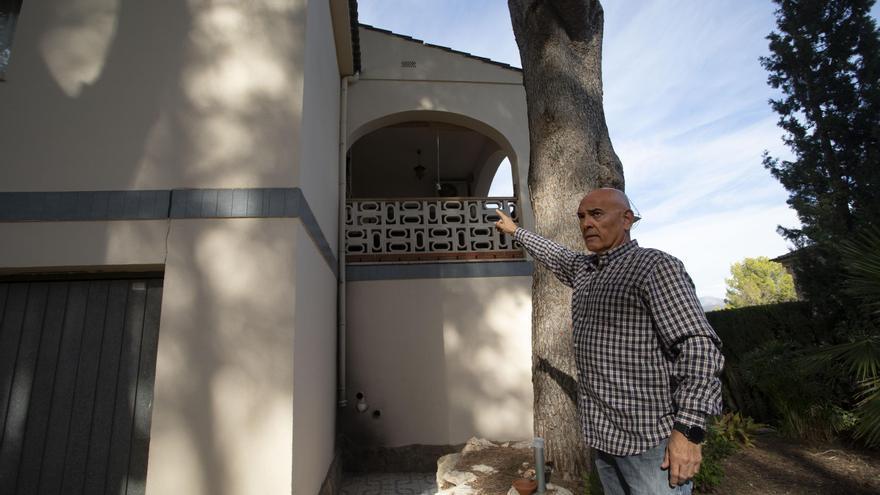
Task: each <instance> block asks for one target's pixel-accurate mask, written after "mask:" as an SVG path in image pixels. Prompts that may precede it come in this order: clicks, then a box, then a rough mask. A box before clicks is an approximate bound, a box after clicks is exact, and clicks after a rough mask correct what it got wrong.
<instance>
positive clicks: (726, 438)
mask: <svg viewBox="0 0 880 495" xmlns="http://www.w3.org/2000/svg"><path fill="white" fill-rule="evenodd" d="M758 427H760V425H758V424H757V423H755V422H754V421H752V420H751V418H748V417H743V416H741V415H740V414H732V413H728V414H725V415H724V416H722V417H720V418H717V419H713V420H712V421H710V422H709V426H708V428H707V430H706V443H705V444H703V451H702V453H703V462H702V463H701V464H700V471H699V472H698V473H697V475H696V476H694V489H696V490H697V491H699V492H702V493H706V492H711V491H712V490H714V489H715V488H716V487H717V486H718V485H720V484H721V482H722V481H723V480H724V469H723V468H722V467H721V461H722V460H724V458H725V457H727V456H729V455H731V454H733V453H734V452H736V451H737V450H739V449H740V448H741V447H750V446H751V445H752V441H751V436H752V434H753V433H754V431H755V430H756V429H757V428H758Z"/></svg>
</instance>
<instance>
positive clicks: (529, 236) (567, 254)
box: [495, 210, 585, 287]
mask: <svg viewBox="0 0 880 495" xmlns="http://www.w3.org/2000/svg"><path fill="white" fill-rule="evenodd" d="M495 212H496V213H498V216H500V217H501V220H499V221H497V222H495V228H497V229H498V230H500V231H501V232H503V233H505V234H507V235H511V236H513V238H514V239H516V240H517V242H519V243H520V244H522V245H523V247H524V248H526V251H528V252H529V254H530V255H532V256H533V257H534V258H535V259H536V260H538V261H539V262H540V263H541V264H542V265H544V266H546V267H547V268H548V269H549V270H550V271H551V272H553V274H554V275H556V278H558V279H559V281H560V282H562V283H563V284H565V285H567V286H569V287H572V286H573V285H574V275H575V271H576V270H577V265H578V262H577V259H578V257H580V256H585V254H584V253H579V252H577V251H572V250H571V249H568V248H566V247H564V246H562V245H560V244H558V243H556V242H553V241H551V240H549V239H545V238H543V237H541V236H539V235H538V234H535V233H534V232H529V231H528V230H526V229H523V228H521V227H519V226H517V225H516V222H514V221H513V219H511V218H510V217H509V216H508V215H507V214H505V213H504V212H503V211H501V210H495Z"/></svg>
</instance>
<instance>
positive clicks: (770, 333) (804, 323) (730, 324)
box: [706, 302, 834, 422]
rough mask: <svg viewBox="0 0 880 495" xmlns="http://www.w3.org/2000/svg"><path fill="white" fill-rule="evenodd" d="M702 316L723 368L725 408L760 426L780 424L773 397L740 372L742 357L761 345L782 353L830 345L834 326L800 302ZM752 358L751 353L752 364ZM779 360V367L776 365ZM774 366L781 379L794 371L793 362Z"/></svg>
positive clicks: (777, 359) (752, 379)
mask: <svg viewBox="0 0 880 495" xmlns="http://www.w3.org/2000/svg"><path fill="white" fill-rule="evenodd" d="M706 317H707V318H708V320H709V323H710V324H711V325H712V327H713V328H714V329H715V332H716V333H718V336H719V337H720V338H721V342H722V352H723V354H724V358H725V366H724V373H723V375H722V376H721V383H722V388H723V393H724V404H725V407H726V408H728V409H731V410H734V411H740V412H742V413H743V414H745V415H747V416H750V417H753V418H755V419H757V420H759V421H762V422H777V421H778V420H780V418H779V417H778V415H779V413H778V409H779V407H778V404H776V403H777V402H778V397H776V396H775V394H772V395H768V391H767V390H762V388H766V387H755V385H756V384H754V383H749V382H750V381H754V377H751V379H750V377H749V376H747V375H744V374H743V373H744V371H745V370H744V369H743V368H742V367H741V366H740V363H741V362H743V358H744V357H746V356H747V355H748V354H749V353H750V352H753V351H756V350H757V349H759V348H761V347H762V346H766V345H771V346H772V345H775V346H777V347H778V346H779V345H780V344H784V345H783V347H782V348H784V349H806V348H811V347H814V346H817V345H819V344H822V343H828V342H832V341H833V340H834V338H833V333H834V325H833V324H831V322H829V321H827V320H824V319H822V318H819V317H817V316H815V311H814V310H813V307H812V306H811V305H810V304H808V303H805V302H788V303H779V304H770V305H766V306H751V307H747V308H739V309H728V310H720V311H712V312H709V313H707V314H706ZM771 343H772V344H771ZM754 357H755V356H754V354H753V355H752V357H751V361H754ZM779 359H782V362H776V361H779ZM743 364H745V363H743ZM751 364H752V365H754V363H751ZM768 364H769V363H768ZM774 365H779V366H781V367H782V369H780V370H779V371H780V372H781V373H784V374H785V375H786V376H788V375H790V374H791V373H793V372H794V371H795V370H793V369H790V368H792V367H793V366H794V362H789V361H786V360H785V359H783V358H782V357H781V356H776V359H775V360H774ZM796 381H797V380H795V382H796ZM762 383H763V382H762ZM805 398H806V397H805Z"/></svg>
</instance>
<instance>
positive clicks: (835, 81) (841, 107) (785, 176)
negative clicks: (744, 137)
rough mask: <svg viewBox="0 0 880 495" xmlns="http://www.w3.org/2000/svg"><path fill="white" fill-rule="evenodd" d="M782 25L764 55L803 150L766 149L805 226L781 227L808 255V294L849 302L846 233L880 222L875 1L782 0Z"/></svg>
mask: <svg viewBox="0 0 880 495" xmlns="http://www.w3.org/2000/svg"><path fill="white" fill-rule="evenodd" d="M774 1H775V2H776V3H777V5H778V9H777V10H776V24H777V29H778V30H777V31H774V32H772V33H771V34H770V35H769V36H768V37H767V38H768V40H769V41H770V55H769V56H768V57H763V58H762V59H761V63H762V65H763V66H764V68H766V69H767V71H768V72H769V78H768V82H769V84H770V85H771V86H772V87H773V88H777V89H779V90H781V93H782V96H781V97H780V98H778V99H773V100H771V101H770V103H771V105H772V107H773V109H774V110H775V111H776V113H778V114H779V125H780V127H782V129H783V130H784V131H785V135H784V137H783V140H784V142H785V144H786V145H788V147H789V148H790V149H791V151H792V153H793V158H792V159H791V160H784V159H778V158H774V157H771V156H769V155H767V154H765V157H764V165H765V166H766V167H767V168H768V169H770V172H771V173H772V174H773V176H774V177H776V178H777V179H779V181H780V182H781V183H782V185H783V186H784V187H785V188H786V189H787V190H788V191H789V199H788V204H789V205H791V206H792V207H793V208H794V209H795V210H796V211H797V213H798V216H799V218H800V221H801V224H802V226H801V228H797V229H795V228H780V232H781V233H782V234H783V235H784V236H785V237H786V238H788V239H789V240H791V241H793V242H794V243H795V245H797V246H798V247H803V246H810V249H809V250H806V251H804V256H801V259H800V262H801V263H800V266H799V269H798V277H797V279H798V283H799V285H800V286H801V289H802V290H803V292H804V293H805V295H806V297H807V298H808V299H812V300H814V301H830V302H832V303H833V302H835V301H836V302H837V303H838V304H837V306H838V307H842V304H840V302H841V301H840V297H841V296H842V294H843V293H842V291H841V285H840V280H841V277H840V270H841V267H840V262H839V259H840V256H839V253H838V246H839V245H840V241H841V240H843V239H846V238H849V237H851V236H852V235H853V234H854V233H856V232H858V231H860V230H862V229H864V228H865V227H868V226H871V225H877V223H878V221H880V194H878V191H880V145H878V143H880V38H878V31H877V25H876V23H875V22H874V19H873V18H872V17H871V15H870V10H871V7H872V6H873V4H874V0H774Z"/></svg>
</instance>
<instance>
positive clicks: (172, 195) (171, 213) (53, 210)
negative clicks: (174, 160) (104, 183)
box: [0, 187, 339, 276]
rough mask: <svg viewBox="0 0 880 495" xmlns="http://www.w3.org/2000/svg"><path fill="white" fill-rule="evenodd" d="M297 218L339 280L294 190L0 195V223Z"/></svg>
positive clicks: (303, 201) (313, 220)
mask: <svg viewBox="0 0 880 495" xmlns="http://www.w3.org/2000/svg"><path fill="white" fill-rule="evenodd" d="M169 218H171V219H183V218H299V219H300V220H301V221H302V223H303V226H304V227H305V229H306V231H307V232H308V234H309V236H310V237H311V238H312V242H314V243H315V246H316V247H317V248H318V251H319V252H320V253H321V255H322V256H323V257H324V260H325V261H326V262H327V265H329V267H330V269H331V270H332V271H333V274H334V276H338V275H339V274H338V264H337V261H336V256H334V255H333V250H332V249H331V247H330V244H329V243H328V242H327V237H326V236H325V235H324V232H323V231H322V230H321V226H320V225H319V224H318V220H317V219H316V218H315V215H314V213H313V212H312V209H311V207H310V206H309V203H308V201H306V199H305V197H304V196H303V193H302V190H301V189H300V188H298V187H287V188H253V189H172V190H136V191H50V192H42V191H39V192H0V222H57V221H101V220H165V219H169Z"/></svg>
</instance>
